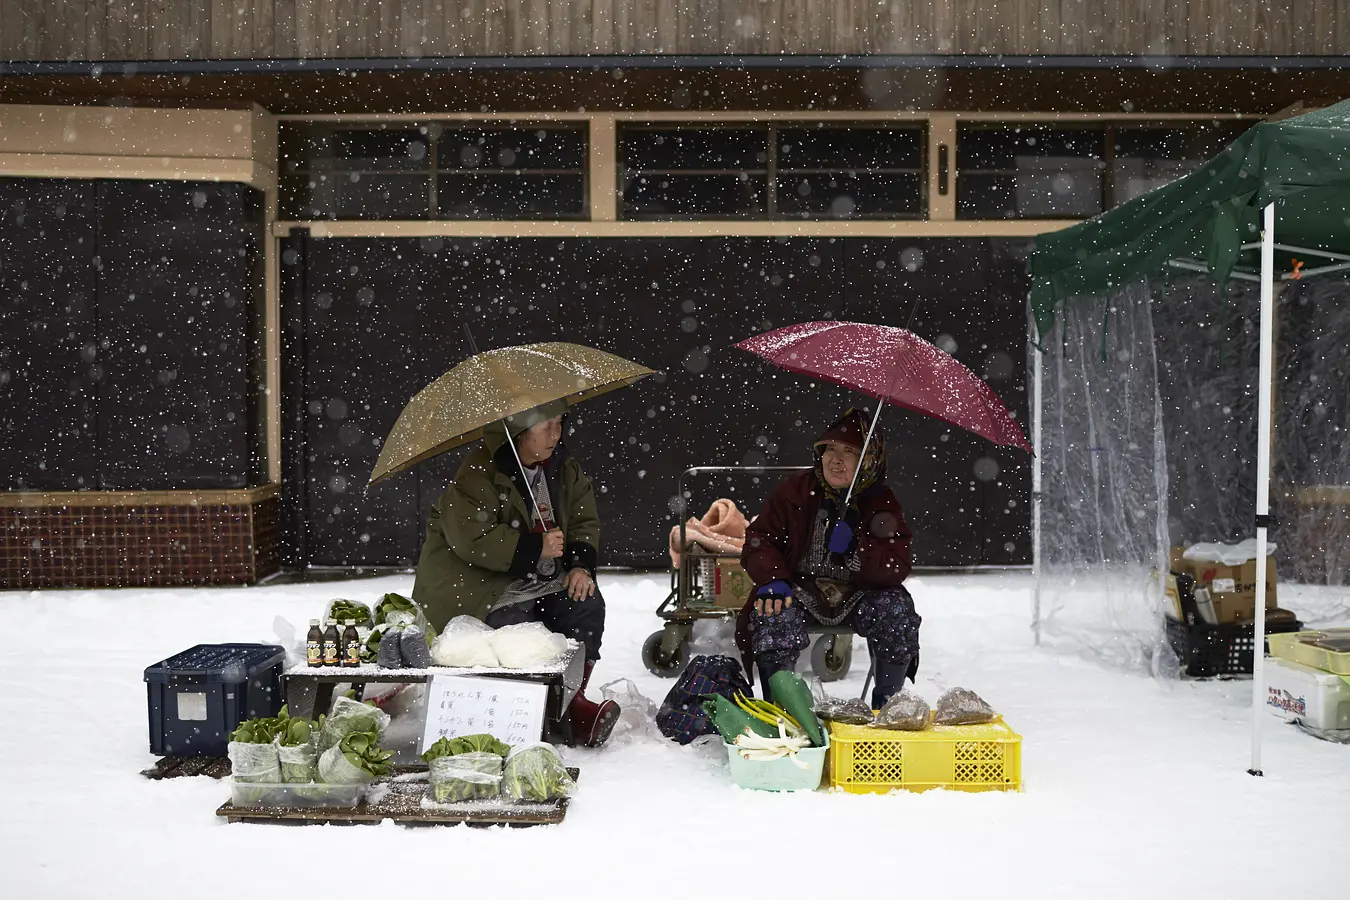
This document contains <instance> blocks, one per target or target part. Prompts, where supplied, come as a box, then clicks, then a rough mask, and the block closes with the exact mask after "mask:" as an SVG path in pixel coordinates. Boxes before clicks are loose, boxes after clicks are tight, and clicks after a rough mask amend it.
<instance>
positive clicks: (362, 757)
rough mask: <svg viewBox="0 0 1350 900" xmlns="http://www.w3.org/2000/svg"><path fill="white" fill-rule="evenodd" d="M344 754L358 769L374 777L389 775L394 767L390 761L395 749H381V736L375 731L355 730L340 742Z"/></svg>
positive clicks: (339, 745)
mask: <svg viewBox="0 0 1350 900" xmlns="http://www.w3.org/2000/svg"><path fill="white" fill-rule="evenodd" d="M338 747H339V748H340V749H341V750H342V755H343V756H345V757H346V758H347V762H349V763H351V764H352V765H353V766H355V767H356V768H358V769H361V770H362V771H364V772H366V773H367V774H369V775H370V776H371V777H372V778H379V777H380V776H381V775H388V774H389V770H390V769H392V768H393V767H394V764H393V763H391V762H390V760H391V759H393V757H394V754H393V751H390V750H382V749H380V736H379V734H377V733H376V732H374V731H353V732H352V733H351V734H349V735H347V736H345V737H344V738H343V739H342V742H341V743H340V744H338Z"/></svg>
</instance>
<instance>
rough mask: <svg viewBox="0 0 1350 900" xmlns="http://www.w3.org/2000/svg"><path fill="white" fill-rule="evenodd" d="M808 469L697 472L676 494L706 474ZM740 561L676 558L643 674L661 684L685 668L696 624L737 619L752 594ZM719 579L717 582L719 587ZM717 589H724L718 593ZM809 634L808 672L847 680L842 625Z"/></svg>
mask: <svg viewBox="0 0 1350 900" xmlns="http://www.w3.org/2000/svg"><path fill="white" fill-rule="evenodd" d="M808 468H810V466H695V467H694V468H692V469H686V470H685V472H684V474H683V475H681V476H680V490H679V493H678V494H677V495H676V496H678V497H680V498H681V499H684V497H685V490H684V485H685V479H686V478H688V477H689V476H690V475H700V474H704V473H710V472H723V473H741V474H744V473H750V474H756V475H759V474H763V473H765V472H800V471H802V470H804V469H808ZM687 521H688V515H687V514H684V515H681V516H680V547H681V548H685V543H686V538H685V523H686V522H687ZM739 562H740V555H739V554H736V553H713V552H711V551H709V550H705V549H704V548H702V547H700V546H697V545H695V546H694V547H691V548H687V549H683V552H681V553H680V565H679V568H674V567H672V568H671V570H670V593H669V594H668V595H666V599H665V600H664V601H663V602H662V603H661V605H660V606H658V607H657V608H656V615H657V616H659V617H660V618H661V619H662V620H664V621H665V623H666V624H665V627H664V628H662V629H661V630H660V631H654V632H652V633H651V634H650V635H648V636H647V640H645V641H644V642H643V644H642V663H643V665H645V666H646V667H647V671H649V672H651V673H652V674H653V675H658V676H660V677H662V678H673V677H675V676H676V675H678V674H680V673H681V672H682V671H684V667H685V665H686V664H687V663H688V662H689V642H690V638H691V637H692V636H693V633H694V623H695V622H697V621H698V620H700V619H716V620H720V621H727V620H729V619H735V618H736V617H737V616H738V615H740V612H741V609H742V607H744V606H745V603H746V602H747V601H748V600H749V599H750V590H751V589H752V588H753V583H752V582H751V580H750V578H749V576H747V575H745V573H744V572H742V571H741V570H740V565H739ZM719 579H720V582H719ZM719 583H721V584H724V585H725V588H724V589H723V590H722V591H721V592H720V593H721V597H720V599H719V596H718V594H719V591H718V587H719ZM808 631H809V632H810V633H811V634H816V635H819V637H818V638H817V639H816V640H815V642H814V643H813V644H812V646H811V670H812V671H813V672H814V673H815V674H816V675H817V676H818V677H819V678H820V680H821V681H838V680H839V679H841V678H843V677H845V676H846V675H848V670H849V667H850V666H851V665H852V664H853V632H852V630H851V629H849V628H846V627H844V626H841V625H819V624H815V623H813V624H811V625H810V626H809V627H808Z"/></svg>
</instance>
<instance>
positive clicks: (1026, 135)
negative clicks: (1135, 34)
mask: <svg viewBox="0 0 1350 900" xmlns="http://www.w3.org/2000/svg"><path fill="white" fill-rule="evenodd" d="M1248 127H1249V126H1248V125H1246V124H1245V123H1240V122H1233V121H1219V122H1212V123H1211V122H1175V123H1170V122H1169V123H1143V122H1141V123H1138V124H1136V123H1134V122H1128V123H1111V124H1100V125H1099V124H1093V125H1085V126H1081V127H1067V128H1066V127H1047V126H1041V125H1027V126H1015V125H992V124H991V125H985V124H980V125H969V126H963V127H962V128H961V129H960V132H959V134H958V140H959V143H958V147H957V171H958V177H957V182H956V214H957V218H961V219H1011V218H1019V219H1035V218H1087V217H1090V216H1094V215H1096V214H1097V213H1099V212H1101V211H1103V210H1105V209H1110V208H1111V207H1113V206H1116V205H1117V204H1120V203H1123V202H1125V201H1126V200H1129V199H1131V198H1133V197H1137V196H1139V195H1140V194H1143V193H1146V192H1147V191H1150V190H1152V189H1153V188H1156V187H1159V186H1161V185H1164V184H1167V183H1168V182H1170V181H1174V180H1175V179H1177V178H1180V177H1181V176H1183V175H1185V174H1186V173H1188V172H1191V171H1193V170H1194V169H1196V168H1197V167H1198V166H1200V165H1201V164H1203V163H1204V162H1205V161H1206V160H1209V159H1211V158H1212V157H1213V156H1214V155H1215V154H1216V153H1218V152H1219V151H1220V150H1222V149H1223V148H1224V147H1226V146H1227V145H1228V144H1230V143H1232V141H1233V140H1234V139H1236V138H1237V137H1238V136H1239V135H1241V134H1242V132H1243V131H1244V130H1246V128H1248Z"/></svg>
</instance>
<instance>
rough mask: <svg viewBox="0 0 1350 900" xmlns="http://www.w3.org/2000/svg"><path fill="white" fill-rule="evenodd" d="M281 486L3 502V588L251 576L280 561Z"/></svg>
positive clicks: (234, 580)
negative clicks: (230, 496) (228, 496)
mask: <svg viewBox="0 0 1350 900" xmlns="http://www.w3.org/2000/svg"><path fill="white" fill-rule="evenodd" d="M280 538H281V535H280V527H279V522H278V501H277V498H276V497H275V496H271V497H266V498H261V499H243V500H242V502H237V503H236V502H227V503H202V504H191V505H170V504H158V503H157V504H154V505H149V504H147V505H144V506H141V505H134V504H125V503H124V504H118V505H109V506H97V505H79V506H76V505H61V506H57V505H50V506H47V505H42V506H18V507H5V506H0V589H10V590H13V589H25V588H54V587H86V588H93V587H151V586H159V585H211V584H252V583H253V582H256V581H258V580H259V579H261V578H265V577H267V576H268V575H271V574H272V573H273V572H276V571H277V569H278V568H279V567H280V560H281V548H280Z"/></svg>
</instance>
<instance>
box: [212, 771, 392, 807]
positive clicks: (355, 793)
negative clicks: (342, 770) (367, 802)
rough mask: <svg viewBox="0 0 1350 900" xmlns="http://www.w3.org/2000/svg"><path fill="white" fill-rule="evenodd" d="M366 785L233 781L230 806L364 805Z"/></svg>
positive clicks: (231, 782) (231, 783)
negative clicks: (362, 801) (362, 802)
mask: <svg viewBox="0 0 1350 900" xmlns="http://www.w3.org/2000/svg"><path fill="white" fill-rule="evenodd" d="M366 788H367V785H364V784H254V783H249V782H239V781H235V780H234V779H233V778H231V779H230V802H232V803H233V804H234V805H235V806H254V807H256V806H272V807H288V808H300V809H313V808H325V807H326V808H334V807H336V808H341V809H351V808H354V807H357V806H360V805H361V800H362V799H364V798H365V796H366Z"/></svg>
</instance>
